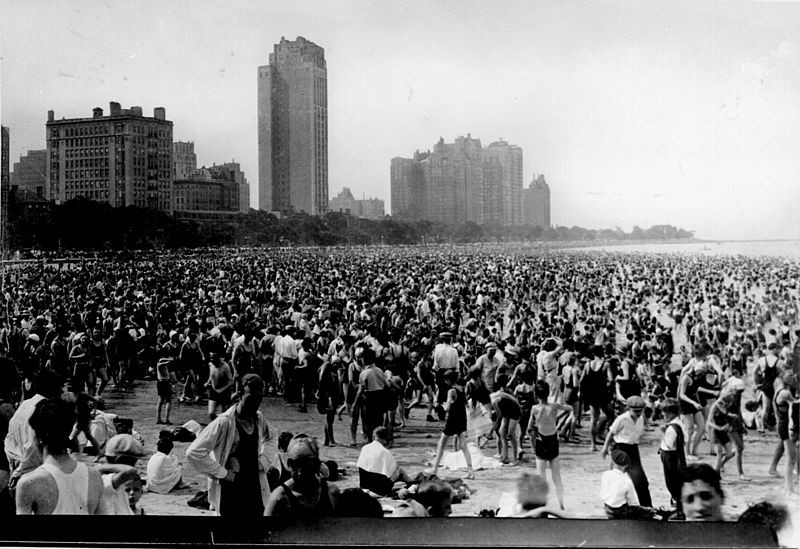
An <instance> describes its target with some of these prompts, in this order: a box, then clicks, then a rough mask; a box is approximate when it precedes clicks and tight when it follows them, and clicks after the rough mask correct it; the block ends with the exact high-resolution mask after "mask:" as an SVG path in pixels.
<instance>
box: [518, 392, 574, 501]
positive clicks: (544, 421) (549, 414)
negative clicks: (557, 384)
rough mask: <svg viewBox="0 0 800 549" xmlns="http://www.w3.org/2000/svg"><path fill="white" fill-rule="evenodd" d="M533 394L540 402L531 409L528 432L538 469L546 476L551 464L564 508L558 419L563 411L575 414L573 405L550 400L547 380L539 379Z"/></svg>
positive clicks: (554, 480) (557, 490)
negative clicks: (557, 427)
mask: <svg viewBox="0 0 800 549" xmlns="http://www.w3.org/2000/svg"><path fill="white" fill-rule="evenodd" d="M533 394H534V395H535V396H536V399H537V400H538V402H539V404H536V405H534V407H533V409H532V410H531V421H530V425H529V427H528V434H529V435H530V437H531V446H532V447H533V453H534V455H535V456H536V469H537V472H538V473H539V475H541V476H542V478H544V476H545V470H546V469H547V465H548V464H550V476H551V477H552V478H553V484H554V485H555V487H556V497H558V504H559V505H560V506H561V508H562V509H563V508H564V485H563V484H562V482H561V464H560V461H559V459H558V452H559V447H558V431H557V430H556V420H557V418H558V414H559V413H561V412H568V413H570V414H574V412H573V409H572V406H568V405H566V404H557V403H555V402H548V401H547V397H548V395H549V394H550V386H549V385H548V384H547V382H546V381H543V380H542V381H537V382H536V385H534V387H533Z"/></svg>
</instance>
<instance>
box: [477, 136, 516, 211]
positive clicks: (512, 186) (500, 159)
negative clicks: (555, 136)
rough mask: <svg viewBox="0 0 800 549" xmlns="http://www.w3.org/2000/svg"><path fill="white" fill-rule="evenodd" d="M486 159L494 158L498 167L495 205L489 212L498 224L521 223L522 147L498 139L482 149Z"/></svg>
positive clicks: (496, 167)
mask: <svg viewBox="0 0 800 549" xmlns="http://www.w3.org/2000/svg"><path fill="white" fill-rule="evenodd" d="M484 153H485V155H486V158H487V160H489V159H492V160H495V161H496V162H497V164H498V166H495V169H499V170H500V171H499V173H498V174H497V175H498V176H499V180H498V187H497V194H496V196H497V206H496V209H495V210H493V211H491V212H490V215H491V217H492V219H493V220H495V221H496V223H497V224H498V225H503V226H513V225H521V224H522V149H521V148H520V147H518V146H517V145H509V144H508V143H507V142H505V141H503V140H502V139H500V140H499V141H495V142H494V143H492V144H491V145H489V146H488V147H486V149H485V150H484Z"/></svg>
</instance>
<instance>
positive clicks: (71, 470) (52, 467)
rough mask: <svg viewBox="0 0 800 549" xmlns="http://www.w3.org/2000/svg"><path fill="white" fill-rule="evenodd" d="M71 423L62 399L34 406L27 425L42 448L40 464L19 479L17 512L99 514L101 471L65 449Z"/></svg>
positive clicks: (71, 417)
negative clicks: (79, 459) (74, 457)
mask: <svg viewBox="0 0 800 549" xmlns="http://www.w3.org/2000/svg"><path fill="white" fill-rule="evenodd" d="M74 422H75V419H74V414H73V408H72V407H71V406H69V405H68V404H67V403H65V402H63V401H60V400H49V399H45V400H42V401H41V402H39V403H38V404H37V405H36V409H35V410H34V412H33V415H31V419H30V424H31V427H32V428H33V430H34V432H35V433H36V438H37V439H38V440H39V443H40V445H41V447H42V457H43V463H42V465H40V466H39V467H37V468H36V469H34V470H33V471H31V472H30V473H26V474H25V475H23V476H22V478H21V479H20V480H19V484H18V485H17V496H16V498H17V514H18V515H30V514H35V515H94V514H97V513H99V511H100V507H101V495H102V492H103V481H102V479H101V478H100V473H98V472H97V471H95V470H94V469H92V468H90V467H87V466H86V464H84V463H79V462H77V461H76V460H75V459H73V458H72V457H71V456H70V455H69V453H68V452H67V447H68V446H69V434H70V432H71V430H72V426H73V425H74Z"/></svg>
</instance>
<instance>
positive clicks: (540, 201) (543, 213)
mask: <svg viewBox="0 0 800 549" xmlns="http://www.w3.org/2000/svg"><path fill="white" fill-rule="evenodd" d="M522 205H523V211H522V215H523V225H530V226H532V227H541V228H543V229H548V228H550V186H549V185H548V184H547V182H546V181H545V180H544V175H541V174H540V175H539V176H538V177H534V178H533V180H532V181H531V184H530V186H529V187H528V188H527V189H523V191H522Z"/></svg>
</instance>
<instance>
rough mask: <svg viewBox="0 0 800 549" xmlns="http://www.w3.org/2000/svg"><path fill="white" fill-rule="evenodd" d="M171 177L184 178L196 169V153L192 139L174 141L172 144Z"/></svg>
mask: <svg viewBox="0 0 800 549" xmlns="http://www.w3.org/2000/svg"><path fill="white" fill-rule="evenodd" d="M172 166H173V169H172V177H173V179H175V180H178V179H186V178H188V177H189V176H191V175H192V173H193V172H194V171H195V170H196V169H197V155H196V154H195V153H194V142H193V141H175V142H174V143H173V144H172Z"/></svg>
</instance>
